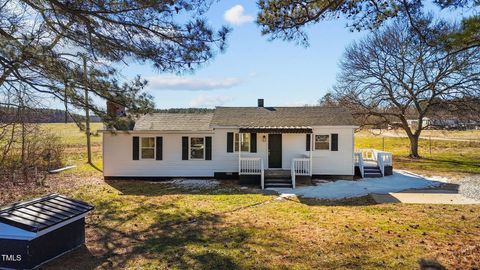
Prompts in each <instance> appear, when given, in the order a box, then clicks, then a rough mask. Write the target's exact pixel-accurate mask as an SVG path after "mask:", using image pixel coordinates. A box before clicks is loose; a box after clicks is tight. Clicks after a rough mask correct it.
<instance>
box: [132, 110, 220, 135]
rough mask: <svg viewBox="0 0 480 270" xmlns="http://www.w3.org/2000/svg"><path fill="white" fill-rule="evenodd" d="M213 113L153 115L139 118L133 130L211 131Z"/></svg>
mask: <svg viewBox="0 0 480 270" xmlns="http://www.w3.org/2000/svg"><path fill="white" fill-rule="evenodd" d="M212 117H213V113H153V114H146V115H143V116H141V117H140V118H139V119H138V120H137V121H136V122H135V127H134V128H133V130H161V131H179V130H189V131H190V130H191V131H195V130H198V131H201V130H211V128H210V122H211V121H212Z"/></svg>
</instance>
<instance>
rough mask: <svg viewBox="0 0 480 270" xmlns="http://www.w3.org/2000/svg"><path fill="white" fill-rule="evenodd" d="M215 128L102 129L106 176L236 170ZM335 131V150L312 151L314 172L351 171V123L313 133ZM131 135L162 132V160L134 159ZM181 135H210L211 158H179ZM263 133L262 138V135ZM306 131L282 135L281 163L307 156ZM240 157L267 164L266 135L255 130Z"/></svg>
mask: <svg viewBox="0 0 480 270" xmlns="http://www.w3.org/2000/svg"><path fill="white" fill-rule="evenodd" d="M236 131H237V130H235V129H215V130H214V131H213V132H211V133H208V134H207V133H202V134H193V133H192V134H186V133H183V134H178V133H177V134H171V133H170V134H167V133H151V132H149V133H144V134H142V133H139V132H135V133H134V134H133V133H130V134H127V133H118V134H111V133H108V132H106V133H104V134H103V147H104V149H103V151H104V152H103V162H104V167H103V170H104V175H105V176H138V177H148V176H157V177H162V176H164V177H170V176H204V177H212V176H213V174H214V172H237V171H238V152H234V153H227V132H236ZM331 133H338V151H319V150H317V151H313V153H312V155H313V174H329V175H353V173H354V168H353V166H354V163H353V127H314V134H331ZM133 136H139V137H142V136H151V137H155V136H162V137H163V160H133V159H132V137H133ZM182 136H211V137H212V160H182ZM264 136H265V141H264V139H263V137H264ZM305 136H306V135H305V134H283V135H282V145H283V147H282V167H283V168H284V169H290V165H291V161H292V159H293V158H300V157H305V156H306V157H308V156H309V152H308V151H306V149H305V147H306V145H305V141H306V139H305ZM242 157H261V158H262V159H263V161H264V165H265V168H268V135H267V134H263V133H259V134H257V153H245V152H242Z"/></svg>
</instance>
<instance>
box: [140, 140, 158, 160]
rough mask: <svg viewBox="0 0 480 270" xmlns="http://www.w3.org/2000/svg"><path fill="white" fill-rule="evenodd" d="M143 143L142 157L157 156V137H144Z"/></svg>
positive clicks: (152, 157) (151, 157) (150, 157)
mask: <svg viewBox="0 0 480 270" xmlns="http://www.w3.org/2000/svg"><path fill="white" fill-rule="evenodd" d="M141 142H142V144H141V148H140V151H141V157H142V159H154V158H155V138H154V137H144V138H142V141H141Z"/></svg>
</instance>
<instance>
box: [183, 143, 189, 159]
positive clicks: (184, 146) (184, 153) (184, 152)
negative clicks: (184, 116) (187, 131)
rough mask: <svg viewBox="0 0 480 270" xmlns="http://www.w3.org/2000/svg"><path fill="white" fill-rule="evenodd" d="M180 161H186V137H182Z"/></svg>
mask: <svg viewBox="0 0 480 270" xmlns="http://www.w3.org/2000/svg"><path fill="white" fill-rule="evenodd" d="M182 160H188V137H182Z"/></svg>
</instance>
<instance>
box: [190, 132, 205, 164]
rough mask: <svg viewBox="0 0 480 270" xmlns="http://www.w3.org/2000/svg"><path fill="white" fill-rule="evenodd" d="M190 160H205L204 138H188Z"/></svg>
mask: <svg viewBox="0 0 480 270" xmlns="http://www.w3.org/2000/svg"><path fill="white" fill-rule="evenodd" d="M190 159H205V138H203V137H191V138H190Z"/></svg>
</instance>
